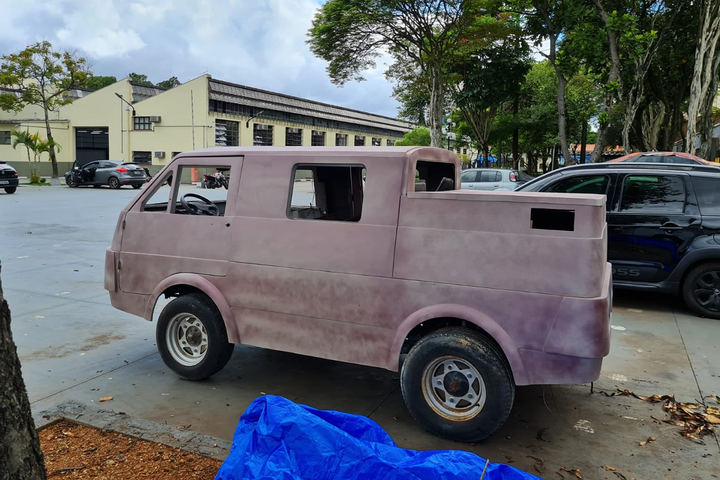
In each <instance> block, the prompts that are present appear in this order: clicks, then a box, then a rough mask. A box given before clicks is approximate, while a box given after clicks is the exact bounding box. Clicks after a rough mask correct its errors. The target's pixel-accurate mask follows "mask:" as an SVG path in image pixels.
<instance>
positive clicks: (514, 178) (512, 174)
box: [510, 172, 517, 182]
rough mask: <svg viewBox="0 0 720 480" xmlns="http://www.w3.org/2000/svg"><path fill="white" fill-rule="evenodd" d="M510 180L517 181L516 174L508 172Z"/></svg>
mask: <svg viewBox="0 0 720 480" xmlns="http://www.w3.org/2000/svg"><path fill="white" fill-rule="evenodd" d="M510 181H511V182H517V176H516V175H515V174H514V173H513V172H510Z"/></svg>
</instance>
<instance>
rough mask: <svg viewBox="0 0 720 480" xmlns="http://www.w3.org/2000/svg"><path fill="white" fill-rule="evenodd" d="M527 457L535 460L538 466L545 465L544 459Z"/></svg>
mask: <svg viewBox="0 0 720 480" xmlns="http://www.w3.org/2000/svg"><path fill="white" fill-rule="evenodd" d="M527 457H528V458H532V459H533V460H535V464H536V465H545V461H544V460H543V459H542V458H538V457H533V456H532V455H527Z"/></svg>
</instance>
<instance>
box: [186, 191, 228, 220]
mask: <svg viewBox="0 0 720 480" xmlns="http://www.w3.org/2000/svg"><path fill="white" fill-rule="evenodd" d="M188 197H192V198H197V199H198V200H202V201H203V202H204V203H194V202H193V203H190V202H188V200H187V199H188ZM180 203H181V204H182V206H183V207H184V208H185V210H187V211H188V212H190V213H191V214H193V215H209V216H214V217H219V216H220V209H219V208H218V206H217V205H215V204H214V203H213V202H211V201H210V200H208V199H207V198H205V197H203V196H201V195H198V194H197V193H186V194H185V195H183V196H182V197H181V198H180Z"/></svg>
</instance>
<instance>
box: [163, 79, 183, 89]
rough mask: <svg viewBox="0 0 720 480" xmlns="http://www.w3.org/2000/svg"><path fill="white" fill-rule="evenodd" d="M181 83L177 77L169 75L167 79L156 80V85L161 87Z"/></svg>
mask: <svg viewBox="0 0 720 480" xmlns="http://www.w3.org/2000/svg"><path fill="white" fill-rule="evenodd" d="M179 85H181V84H180V80H178V78H177V77H170V78H168V79H167V80H163V81H162V82H158V84H157V86H158V87H163V88H175V87H177V86H179Z"/></svg>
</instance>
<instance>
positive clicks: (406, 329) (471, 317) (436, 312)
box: [387, 304, 527, 385]
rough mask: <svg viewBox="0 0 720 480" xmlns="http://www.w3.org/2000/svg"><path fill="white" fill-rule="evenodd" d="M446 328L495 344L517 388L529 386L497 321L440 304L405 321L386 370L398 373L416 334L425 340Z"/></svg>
mask: <svg viewBox="0 0 720 480" xmlns="http://www.w3.org/2000/svg"><path fill="white" fill-rule="evenodd" d="M428 323H430V326H429V327H428V328H425V327H424V325H426V324H428ZM445 326H462V327H466V328H470V329H472V330H475V331H477V332H480V333H481V334H483V335H485V336H486V337H487V338H489V339H490V340H492V341H494V342H495V343H496V344H497V346H498V347H499V349H500V351H501V352H502V354H503V355H504V356H505V359H506V360H507V362H508V364H509V365H510V370H511V372H512V375H513V378H514V380H515V383H516V384H518V385H523V384H525V383H527V372H526V370H525V365H524V363H523V361H522V359H521V358H520V354H519V353H518V349H517V347H516V346H515V342H514V341H513V340H512V338H511V337H510V335H508V333H507V332H506V331H505V330H504V329H503V328H502V327H501V326H500V325H499V324H498V323H497V322H496V321H494V320H493V319H491V318H490V317H488V316H487V315H485V314H484V313H482V312H480V311H478V310H475V309H474V308H470V307H466V306H464V305H456V304H440V305H433V306H429V307H424V308H422V309H420V310H417V311H416V312H413V313H412V314H411V315H409V316H408V317H407V318H406V319H405V320H403V322H402V323H401V324H400V326H399V327H398V329H397V331H396V333H395V338H394V339H393V342H392V345H391V347H390V354H389V356H388V358H387V365H388V367H387V368H388V369H389V370H393V371H397V370H398V369H399V366H400V357H401V355H402V353H403V349H404V348H407V347H408V342H410V343H411V344H414V341H413V339H412V338H411V337H412V333H413V332H418V331H420V333H421V336H420V337H419V338H422V336H425V335H427V334H429V333H431V332H433V331H435V330H437V329H439V328H442V327H445ZM419 338H417V340H419ZM417 340H415V341H417Z"/></svg>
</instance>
